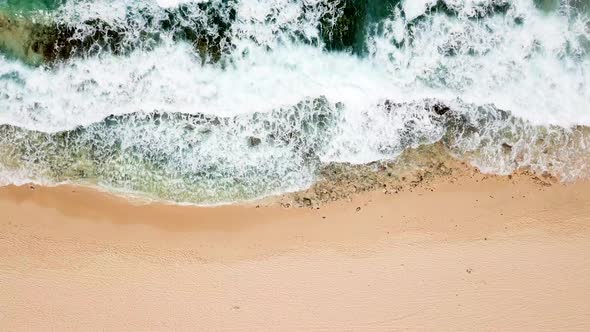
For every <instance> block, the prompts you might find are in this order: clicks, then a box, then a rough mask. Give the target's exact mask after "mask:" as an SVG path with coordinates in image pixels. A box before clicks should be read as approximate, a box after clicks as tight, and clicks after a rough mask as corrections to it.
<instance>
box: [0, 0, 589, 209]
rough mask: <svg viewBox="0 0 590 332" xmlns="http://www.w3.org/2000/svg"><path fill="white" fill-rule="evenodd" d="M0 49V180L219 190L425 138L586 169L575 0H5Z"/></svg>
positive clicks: (254, 185)
mask: <svg viewBox="0 0 590 332" xmlns="http://www.w3.org/2000/svg"><path fill="white" fill-rule="evenodd" d="M0 50H2V51H1V52H0V183H1V184H10V183H25V182H30V181H33V182H38V183H43V184H57V183H64V182H67V183H81V184H90V185H95V186H99V187H102V188H105V189H108V190H113V191H117V192H130V193H135V194H139V195H142V196H145V197H151V198H156V199H164V200H170V201H176V202H188V203H196V204H218V203H225V202H235V201H240V200H248V199H253V198H259V197H264V196H268V195H274V194H280V193H283V192H288V191H294V190H300V189H304V188H306V187H308V186H310V185H312V184H313V183H314V181H316V180H317V176H318V175H317V174H318V171H319V169H320V168H321V167H322V166H323V165H325V164H327V163H330V162H345V163H353V164H362V163H369V162H373V161H379V160H394V159H395V158H396V157H397V156H399V155H400V153H402V152H403V151H404V150H405V149H408V148H412V147H416V146H419V145H423V144H433V143H436V142H439V141H440V142H443V143H444V144H445V145H446V146H447V147H448V149H449V150H450V151H451V152H452V154H453V156H454V157H455V158H458V159H462V160H465V161H468V162H470V163H471V164H473V165H474V166H476V167H478V168H480V169H481V170H482V171H484V172H489V173H497V174H509V173H510V172H513V171H514V170H516V169H518V168H522V167H528V168H532V169H533V170H535V171H538V172H549V173H551V174H553V175H556V176H558V177H560V178H561V179H563V180H564V181H571V180H576V179H579V178H586V177H588V175H590V168H589V165H588V164H587V162H588V161H590V145H589V144H590V131H589V130H587V129H586V128H587V127H586V126H589V125H590V72H589V71H590V54H589V53H590V2H589V1H587V0H561V1H558V0H547V1H541V0H537V1H533V0H512V1H509V0H439V1H436V0H413V1H410V0H407V1H403V0H402V1H398V0H228V1H221V0H209V1H207V0H200V1H188V0H187V1H180V0H146V1H133V0H94V1H90V0H59V1H58V0H36V1H31V0H28V1H24V0H20V1H17V0H0ZM441 110H444V111H441Z"/></svg>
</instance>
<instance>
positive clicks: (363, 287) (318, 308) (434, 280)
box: [0, 174, 590, 331]
mask: <svg viewBox="0 0 590 332" xmlns="http://www.w3.org/2000/svg"><path fill="white" fill-rule="evenodd" d="M359 208H360V210H358V209H359ZM357 210H358V211H357ZM0 328H1V329H2V330H28V329H34V330H65V329H74V330H99V329H100V330H102V329H106V330H170V329H184V330H281V331H283V330H297V331H301V330H337V331H341V330H359V331H369V330H443V331H444V330H468V331H480V330H492V331H495V330H501V331H506V330H513V331H525V330H531V331H543V330H546V331H550V330H551V331H553V330H560V331H566V330H567V331H574V330H578V331H589V330H590V183H585V182H581V183H576V184H571V185H568V186H564V185H561V184H554V185H552V186H541V185H539V184H538V183H535V181H534V180H532V179H531V178H530V177H528V176H515V177H513V178H512V179H508V178H499V177H485V176H483V175H480V174H475V175H474V176H462V177H459V178H458V179H455V180H444V181H442V180H441V181H439V183H433V184H430V185H429V186H428V187H426V186H424V187H422V188H416V189H414V190H413V191H412V192H404V193H400V194H397V195H385V194H383V193H382V192H373V193H368V194H363V195H361V196H358V197H356V198H354V199H353V200H352V201H351V202H337V203H333V204H330V205H328V206H325V207H322V208H320V209H319V210H318V209H313V210H311V209H284V208H281V207H273V206H271V207H261V208H256V207H255V206H234V207H220V208H194V207H178V206H165V205H146V206H138V205H133V204H129V202H127V201H125V200H123V199H120V198H115V197H111V196H108V195H106V194H102V193H97V192H94V191H92V190H88V189H82V188H75V187H67V186H66V187H59V188H40V187H37V188H35V189H31V188H29V187H28V186H25V187H19V188H17V187H4V188H0Z"/></svg>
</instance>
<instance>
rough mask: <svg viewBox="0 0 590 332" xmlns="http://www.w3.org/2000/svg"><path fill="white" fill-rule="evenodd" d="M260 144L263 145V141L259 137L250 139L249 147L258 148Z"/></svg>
mask: <svg viewBox="0 0 590 332" xmlns="http://www.w3.org/2000/svg"><path fill="white" fill-rule="evenodd" d="M260 143H262V140H261V139H260V138H258V137H252V136H250V137H248V145H249V146H250V147H255V146H258V145H259V144H260Z"/></svg>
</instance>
